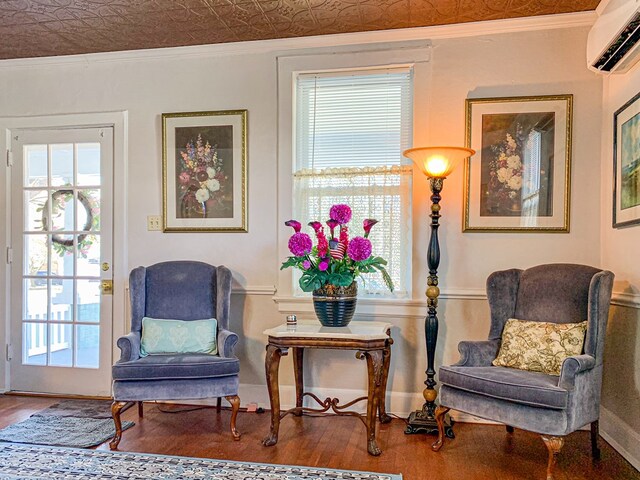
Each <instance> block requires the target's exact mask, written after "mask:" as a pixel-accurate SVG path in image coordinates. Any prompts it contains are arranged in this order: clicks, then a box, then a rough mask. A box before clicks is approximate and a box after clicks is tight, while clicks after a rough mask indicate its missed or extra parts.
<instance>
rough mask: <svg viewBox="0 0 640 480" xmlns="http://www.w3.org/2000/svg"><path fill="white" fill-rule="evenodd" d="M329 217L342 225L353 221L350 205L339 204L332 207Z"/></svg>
mask: <svg viewBox="0 0 640 480" xmlns="http://www.w3.org/2000/svg"><path fill="white" fill-rule="evenodd" d="M329 217H330V218H331V220H335V221H336V222H338V223H339V224H340V225H345V224H347V223H349V220H351V207H350V206H349V205H344V204H340V203H339V204H338V205H334V206H333V207H331V210H329Z"/></svg>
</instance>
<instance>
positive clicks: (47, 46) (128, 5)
mask: <svg viewBox="0 0 640 480" xmlns="http://www.w3.org/2000/svg"><path fill="white" fill-rule="evenodd" d="M598 3H599V0H538V1H532V0H0V39H2V40H1V41H0V59H9V58H26V57H41V56H52V55H70V54H79V53H92V52H107V51H120V50H138V49H145V48H159V47H171V46H184V45H203V44H212V43H227V42H239V41H246V40H266V39H274V38H290V37H301V36H309V35H324V34H332V33H347V32H364V31H373V30H386V29H394V28H407V27H422V26H432V25H446V24H453V23H464V22H476V21H482V20H498V19H506V18H516V17H528V16H535V15H549V14H557V13H569V12H579V11H586V10H593V9H595V7H596V6H597V4H598Z"/></svg>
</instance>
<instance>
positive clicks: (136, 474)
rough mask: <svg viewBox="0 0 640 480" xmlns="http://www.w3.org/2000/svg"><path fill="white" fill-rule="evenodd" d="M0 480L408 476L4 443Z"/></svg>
mask: <svg viewBox="0 0 640 480" xmlns="http://www.w3.org/2000/svg"><path fill="white" fill-rule="evenodd" d="M0 478H3V479H25V478H28V479H32V480H38V479H47V480H49V479H60V480H61V479H65V480H81V479H82V480H86V479H99V480H124V479H129V480H133V479H136V480H146V479H149V480H191V479H193V480H196V479H197V480H204V479H206V480H238V479H255V480H257V479H269V480H301V479H305V480H402V475H399V474H390V473H373V472H357V471H353V470H333V469H330V468H318V467H296V466H292V465H268V464H264V463H248V462H231V461H227V460H213V459H209V458H190V457H173V456H167V455H152V454H148V453H125V452H106V451H102V450H77V449H72V448H59V447H43V446H36V445H17V444H12V443H5V444H0Z"/></svg>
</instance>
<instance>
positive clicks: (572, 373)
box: [558, 354, 596, 390]
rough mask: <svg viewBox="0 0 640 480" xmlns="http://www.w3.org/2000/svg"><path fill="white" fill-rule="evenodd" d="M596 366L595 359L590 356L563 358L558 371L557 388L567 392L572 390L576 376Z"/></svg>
mask: <svg viewBox="0 0 640 480" xmlns="http://www.w3.org/2000/svg"><path fill="white" fill-rule="evenodd" d="M595 366H596V359H595V358H594V357H592V356H591V355H587V354H583V355H575V356H573V357H568V358H565V360H564V362H562V370H561V371H560V381H559V382H558V386H559V387H561V388H565V389H567V390H572V389H573V387H574V386H575V380H576V376H577V375H578V374H579V373H581V372H586V371H587V370H591V369H592V368H593V367H595Z"/></svg>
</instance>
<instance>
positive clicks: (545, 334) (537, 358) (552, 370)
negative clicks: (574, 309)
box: [492, 318, 587, 375]
mask: <svg viewBox="0 0 640 480" xmlns="http://www.w3.org/2000/svg"><path fill="white" fill-rule="evenodd" d="M586 331H587V322H580V323H550V322H532V321H527V320H517V319H515V318H510V319H509V320H507V323H506V324H505V326H504V329H503V330H502V344H501V345H500V352H498V356H497V357H496V359H495V360H494V361H493V362H492V363H493V365H495V366H498V367H511V368H518V369H520V370H528V371H530V372H543V373H546V374H549V375H560V370H561V369H562V362H564V360H565V359H566V358H567V357H571V356H573V355H580V354H581V353H582V347H583V345H584V336H585V332H586Z"/></svg>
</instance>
